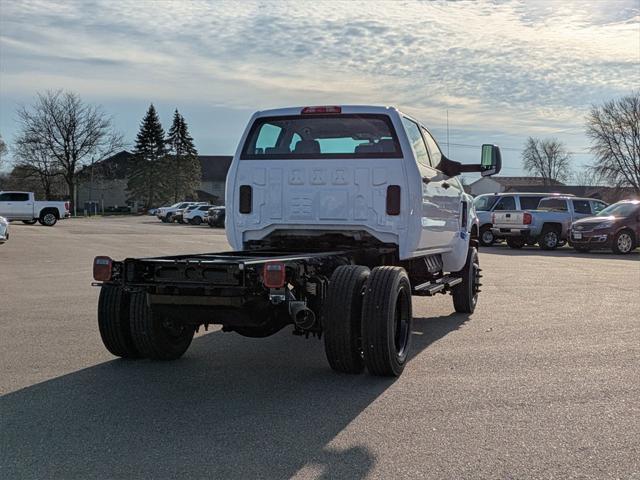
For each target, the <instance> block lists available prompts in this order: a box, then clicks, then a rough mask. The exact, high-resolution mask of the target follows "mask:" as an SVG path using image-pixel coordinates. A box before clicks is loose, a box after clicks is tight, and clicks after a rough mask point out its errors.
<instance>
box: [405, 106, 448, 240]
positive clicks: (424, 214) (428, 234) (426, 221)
mask: <svg viewBox="0 0 640 480" xmlns="http://www.w3.org/2000/svg"><path fill="white" fill-rule="evenodd" d="M402 123H403V124H404V128H405V131H406V132H407V137H408V138H409V142H410V143H411V147H412V149H413V154H414V157H415V159H416V160H417V164H418V169H419V171H420V175H421V177H422V211H421V212H420V222H421V225H422V231H421V234H420V248H423V249H427V248H441V247H446V246H447V245H449V243H450V241H451V238H450V235H449V232H448V230H447V228H448V225H447V218H446V208H447V205H446V195H445V189H444V188H443V186H442V182H443V181H444V176H443V175H442V173H440V172H438V170H436V169H435V168H433V166H432V165H431V162H430V160H429V153H428V151H427V146H426V144H425V142H424V139H423V138H422V135H421V133H420V127H419V126H418V124H417V123H415V122H414V121H412V120H410V119H408V118H406V117H402Z"/></svg>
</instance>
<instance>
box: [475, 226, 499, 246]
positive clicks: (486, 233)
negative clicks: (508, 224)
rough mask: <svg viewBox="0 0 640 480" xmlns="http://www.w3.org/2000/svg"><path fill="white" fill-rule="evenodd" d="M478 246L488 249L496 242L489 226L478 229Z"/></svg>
mask: <svg viewBox="0 0 640 480" xmlns="http://www.w3.org/2000/svg"><path fill="white" fill-rule="evenodd" d="M479 240H480V245H481V246H483V247H490V246H491V245H493V243H494V242H495V241H496V237H495V235H494V234H493V232H492V231H491V225H485V226H483V227H482V228H481V229H480V238H479Z"/></svg>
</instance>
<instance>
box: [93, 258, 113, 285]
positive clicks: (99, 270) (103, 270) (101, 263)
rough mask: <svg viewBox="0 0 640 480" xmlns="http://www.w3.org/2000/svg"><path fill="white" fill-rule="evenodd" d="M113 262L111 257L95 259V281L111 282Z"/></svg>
mask: <svg viewBox="0 0 640 480" xmlns="http://www.w3.org/2000/svg"><path fill="white" fill-rule="evenodd" d="M112 264H113V260H111V259H110V258H109V257H96V258H94V259H93V279H94V280H96V281H98V282H106V281H108V280H111V266H112Z"/></svg>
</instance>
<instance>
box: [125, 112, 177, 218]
mask: <svg viewBox="0 0 640 480" xmlns="http://www.w3.org/2000/svg"><path fill="white" fill-rule="evenodd" d="M166 153H167V152H166V147H165V141H164V130H163V129H162V125H161V124H160V119H159V118H158V114H157V113H156V109H155V108H154V106H153V104H151V105H150V106H149V110H147V113H146V115H145V116H144V118H143V119H142V123H141V125H140V130H139V132H138V136H137V137H136V145H135V148H134V151H133V154H134V156H135V159H134V161H133V162H132V165H131V167H130V169H129V176H128V177H129V180H128V182H127V190H128V191H129V194H130V196H131V197H132V198H134V199H136V200H142V201H143V202H144V206H145V208H150V207H154V206H158V205H160V203H162V202H164V201H165V200H166V199H167V198H168V191H167V185H166V181H165V173H166V171H165V169H164V168H163V167H164V165H163V164H164V162H165V155H166Z"/></svg>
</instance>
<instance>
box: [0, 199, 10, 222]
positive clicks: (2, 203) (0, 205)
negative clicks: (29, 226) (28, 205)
mask: <svg viewBox="0 0 640 480" xmlns="http://www.w3.org/2000/svg"><path fill="white" fill-rule="evenodd" d="M10 198H11V194H10V193H0V217H7V218H10V217H11V208H12V207H13V202H11V200H10Z"/></svg>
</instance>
